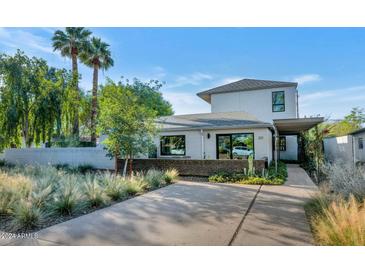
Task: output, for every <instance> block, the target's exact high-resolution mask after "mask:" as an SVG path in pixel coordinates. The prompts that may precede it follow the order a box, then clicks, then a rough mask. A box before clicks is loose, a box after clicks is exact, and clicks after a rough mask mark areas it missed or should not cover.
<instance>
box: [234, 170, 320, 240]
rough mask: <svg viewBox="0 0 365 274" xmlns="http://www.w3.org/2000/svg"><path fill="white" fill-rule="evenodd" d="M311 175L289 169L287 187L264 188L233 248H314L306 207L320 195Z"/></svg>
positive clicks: (285, 185)
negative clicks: (265, 246) (256, 246)
mask: <svg viewBox="0 0 365 274" xmlns="http://www.w3.org/2000/svg"><path fill="white" fill-rule="evenodd" d="M317 190H318V189H317V186H316V185H315V184H314V183H313V182H312V180H311V179H310V178H309V176H308V175H307V173H306V172H305V171H304V170H303V169H302V168H300V167H299V166H298V165H288V180H287V182H286V183H285V184H284V185H283V186H262V188H261V190H260V192H259V195H258V196H257V198H256V200H255V203H254V204H253V206H252V208H251V210H250V212H249V214H248V215H247V216H246V218H245V220H244V222H243V224H242V227H241V229H240V230H239V232H238V234H237V236H236V238H235V240H234V241H233V245H311V244H313V238H312V233H311V231H310V227H309V224H308V221H307V219H306V216H305V212H304V208H303V205H304V203H305V202H306V201H307V200H308V198H310V196H311V195H313V194H314V193H315V192H316V191H317Z"/></svg>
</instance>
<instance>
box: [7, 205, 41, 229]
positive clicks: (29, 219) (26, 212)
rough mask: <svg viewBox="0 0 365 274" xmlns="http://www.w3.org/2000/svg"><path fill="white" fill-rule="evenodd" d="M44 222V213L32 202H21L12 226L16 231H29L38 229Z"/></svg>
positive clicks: (17, 206)
mask: <svg viewBox="0 0 365 274" xmlns="http://www.w3.org/2000/svg"><path fill="white" fill-rule="evenodd" d="M42 221H43V213H42V211H41V210H40V209H39V208H38V207H36V206H35V205H34V204H32V203H31V202H29V201H24V200H21V201H20V202H19V203H18V204H17V205H16V207H15V209H14V215H13V219H12V222H11V226H12V227H13V229H14V230H28V229H33V228H36V227H38V226H39V225H40V224H41V223H42Z"/></svg>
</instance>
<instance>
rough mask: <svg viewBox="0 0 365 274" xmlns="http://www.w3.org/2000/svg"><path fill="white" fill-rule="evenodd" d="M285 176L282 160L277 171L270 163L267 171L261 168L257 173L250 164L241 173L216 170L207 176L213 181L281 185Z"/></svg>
mask: <svg viewBox="0 0 365 274" xmlns="http://www.w3.org/2000/svg"><path fill="white" fill-rule="evenodd" d="M287 176H288V172H287V168H286V165H285V164H284V163H283V162H278V172H276V171H275V165H274V164H273V163H272V164H271V165H270V167H269V170H268V172H266V171H265V169H263V170H262V171H261V172H260V174H258V172H256V171H255V169H253V167H252V164H251V165H250V168H249V170H247V169H244V171H243V173H226V172H218V173H216V174H214V175H212V176H209V178H208V180H209V182H214V183H238V184H254V185H257V184H259V185H261V184H266V185H281V184H283V183H284V182H285V180H286V178H287Z"/></svg>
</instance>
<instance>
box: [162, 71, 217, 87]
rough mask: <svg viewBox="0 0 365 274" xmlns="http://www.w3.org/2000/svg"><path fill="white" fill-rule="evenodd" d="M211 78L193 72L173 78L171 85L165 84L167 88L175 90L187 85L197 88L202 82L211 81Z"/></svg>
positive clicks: (208, 75)
mask: <svg viewBox="0 0 365 274" xmlns="http://www.w3.org/2000/svg"><path fill="white" fill-rule="evenodd" d="M212 79H213V76H212V75H210V74H207V73H202V72H195V73H192V74H189V75H181V76H178V77H176V78H175V80H173V81H172V82H171V83H168V84H167V86H166V87H167V88H177V87H182V86H187V85H192V86H197V85H200V84H201V83H202V82H203V81H206V80H212Z"/></svg>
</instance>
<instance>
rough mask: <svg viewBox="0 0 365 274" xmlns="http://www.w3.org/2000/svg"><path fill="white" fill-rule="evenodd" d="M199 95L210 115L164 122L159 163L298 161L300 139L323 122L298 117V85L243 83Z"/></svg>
mask: <svg viewBox="0 0 365 274" xmlns="http://www.w3.org/2000/svg"><path fill="white" fill-rule="evenodd" d="M197 95H198V96H199V97H200V98H201V99H203V100H205V101H206V102H208V103H209V104H210V105H211V113H200V114H188V115H174V116H166V117H161V118H160V119H159V120H158V123H159V125H160V127H161V130H160V133H159V135H158V136H157V137H156V139H155V144H156V146H157V157H158V158H189V159H246V158H247V157H249V155H252V156H253V157H254V158H255V159H257V160H260V159H266V160H267V161H268V162H271V161H272V160H273V159H274V158H275V155H277V157H278V158H280V159H283V160H298V134H299V133H300V132H302V131H305V130H308V129H310V128H312V127H314V126H315V125H317V124H319V123H321V122H322V121H323V118H322V117H316V118H299V110H298V90H297V83H292V82H279V81H266V80H254V79H243V80H240V81H237V82H233V83H230V84H227V85H223V86H219V87H216V88H212V89H209V90H207V91H203V92H199V93H198V94H197ZM186 108H187V110H188V108H189V106H186ZM275 137H277V138H275ZM275 140H276V142H275ZM275 146H276V149H275Z"/></svg>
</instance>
